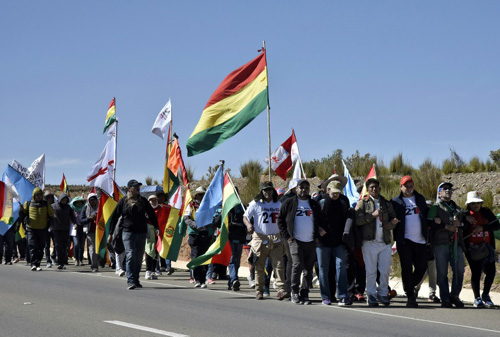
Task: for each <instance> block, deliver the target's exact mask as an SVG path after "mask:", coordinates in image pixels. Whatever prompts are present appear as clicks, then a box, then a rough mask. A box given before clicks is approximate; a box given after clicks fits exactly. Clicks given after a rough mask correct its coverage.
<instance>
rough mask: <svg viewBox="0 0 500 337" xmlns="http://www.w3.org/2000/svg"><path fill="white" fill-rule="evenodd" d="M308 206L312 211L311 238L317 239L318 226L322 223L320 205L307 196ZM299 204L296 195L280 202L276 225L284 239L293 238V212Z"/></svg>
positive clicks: (294, 212)
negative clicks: (312, 228) (312, 231)
mask: <svg viewBox="0 0 500 337" xmlns="http://www.w3.org/2000/svg"><path fill="white" fill-rule="evenodd" d="M308 200H309V206H310V207H311V210H312V212H313V225H314V233H313V238H314V239H318V237H319V232H318V227H319V225H320V224H321V223H322V218H323V216H322V215H321V206H320V205H319V204H318V203H317V202H316V201H314V200H312V199H311V197H309V199H308ZM298 205H299V198H298V197H297V196H295V197H290V198H288V199H286V200H285V202H284V203H282V204H281V208H280V213H279V215H278V227H279V229H280V233H281V236H282V237H283V239H284V240H288V239H290V238H293V228H294V226H295V214H296V212H297V207H298Z"/></svg>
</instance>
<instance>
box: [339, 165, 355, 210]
mask: <svg viewBox="0 0 500 337" xmlns="http://www.w3.org/2000/svg"><path fill="white" fill-rule="evenodd" d="M342 165H343V166H344V177H346V178H347V184H346V185H345V186H344V195H345V196H346V197H347V198H348V199H349V202H350V204H351V207H354V205H356V203H357V202H358V200H359V193H358V189H357V187H356V184H355V183H354V180H353V179H352V177H351V173H349V170H348V169H347V166H346V165H345V162H344V160H342Z"/></svg>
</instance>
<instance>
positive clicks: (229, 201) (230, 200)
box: [187, 172, 240, 269]
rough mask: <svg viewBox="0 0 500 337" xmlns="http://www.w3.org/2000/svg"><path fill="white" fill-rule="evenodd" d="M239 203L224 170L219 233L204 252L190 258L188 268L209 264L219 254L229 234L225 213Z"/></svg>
mask: <svg viewBox="0 0 500 337" xmlns="http://www.w3.org/2000/svg"><path fill="white" fill-rule="evenodd" d="M239 204H240V200H239V199H238V197H237V196H236V192H235V191H234V187H233V184H232V183H231V180H230V178H229V175H228V174H227V172H226V174H225V175H224V187H223V192H222V212H221V219H222V224H221V229H220V234H219V236H218V237H217V240H216V241H215V242H214V243H212V245H211V246H210V247H209V248H208V250H207V252H206V253H205V254H203V255H202V256H199V257H197V258H195V259H193V260H191V262H189V263H188V264H187V267H188V268H190V269H192V268H195V267H198V266H201V265H203V264H210V263H211V262H212V258H213V257H214V256H215V255H217V254H220V253H221V252H222V251H223V250H224V247H225V246H226V243H227V240H228V234H229V229H228V227H229V218H228V216H227V215H228V213H229V211H230V210H231V209H233V208H234V207H235V206H237V205H239Z"/></svg>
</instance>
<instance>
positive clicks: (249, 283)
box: [247, 275, 255, 289]
mask: <svg viewBox="0 0 500 337" xmlns="http://www.w3.org/2000/svg"><path fill="white" fill-rule="evenodd" d="M247 280H248V285H249V286H250V288H252V289H254V288H255V280H252V278H251V277H250V275H249V276H247Z"/></svg>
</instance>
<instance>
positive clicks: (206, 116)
mask: <svg viewBox="0 0 500 337" xmlns="http://www.w3.org/2000/svg"><path fill="white" fill-rule="evenodd" d="M267 86H268V84H267V65H266V51H265V50H264V49H263V50H262V53H261V54H260V55H259V56H257V57H256V58H255V59H253V60H252V61H250V62H248V63H247V64H245V65H244V66H242V67H240V68H238V69H236V70H235V71H233V72H232V73H230V74H229V75H227V77H226V78H225V79H224V81H222V83H221V84H220V85H219V87H218V88H217V90H215V92H214V93H213V94H212V96H211V97H210V99H209V101H208V103H207V105H206V106H205V109H204V110H203V112H202V114H201V118H200V120H199V121H198V125H196V128H195V129H194V131H193V133H192V134H191V137H189V139H188V141H187V144H186V147H187V151H188V157H191V156H194V155H195V154H199V153H202V152H205V151H208V150H210V149H212V148H214V147H216V146H217V145H219V144H221V143H223V142H224V141H226V140H227V139H229V138H231V137H232V136H234V135H235V134H237V133H238V132H239V131H240V130H241V129H243V128H244V127H245V126H247V124H248V123H250V122H251V121H252V120H253V119H254V118H255V117H257V116H258V115H259V114H260V113H261V112H262V111H263V110H265V109H266V107H267V106H268V102H269V98H268V90H267Z"/></svg>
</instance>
